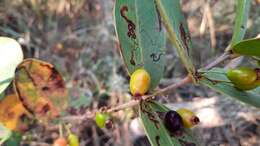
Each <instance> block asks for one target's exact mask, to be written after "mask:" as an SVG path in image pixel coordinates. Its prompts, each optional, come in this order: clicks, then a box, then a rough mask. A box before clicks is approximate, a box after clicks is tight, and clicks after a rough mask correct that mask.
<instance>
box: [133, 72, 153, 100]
mask: <svg viewBox="0 0 260 146" xmlns="http://www.w3.org/2000/svg"><path fill="white" fill-rule="evenodd" d="M150 82H151V78H150V75H149V73H148V72H147V71H146V70H144V69H137V70H136V71H135V72H134V73H133V74H132V75H131V78H130V92H131V94H132V95H133V96H142V95H144V94H145V93H146V92H147V91H148V90H149V87H150Z"/></svg>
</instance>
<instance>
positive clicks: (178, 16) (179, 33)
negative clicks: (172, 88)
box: [155, 0, 195, 75]
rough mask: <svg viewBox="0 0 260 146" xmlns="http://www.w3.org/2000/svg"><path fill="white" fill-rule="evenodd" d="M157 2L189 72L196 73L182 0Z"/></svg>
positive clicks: (171, 39)
mask: <svg viewBox="0 0 260 146" xmlns="http://www.w3.org/2000/svg"><path fill="white" fill-rule="evenodd" d="M155 2H156V6H157V8H158V11H159V13H160V16H161V18H162V22H163V24H164V26H165V28H166V30H167V34H168V36H169V39H170V41H171V43H172V44H173V45H174V46H175V48H176V49H177V52H178V55H179V57H180V59H181V61H182V63H183V64H184V66H185V67H186V69H187V70H188V72H189V73H190V74H192V75H194V73H195V67H194V65H193V63H192V45H191V37H190V34H189V29H188V26H187V22H186V19H185V17H184V15H183V13H182V10H181V6H180V0H155Z"/></svg>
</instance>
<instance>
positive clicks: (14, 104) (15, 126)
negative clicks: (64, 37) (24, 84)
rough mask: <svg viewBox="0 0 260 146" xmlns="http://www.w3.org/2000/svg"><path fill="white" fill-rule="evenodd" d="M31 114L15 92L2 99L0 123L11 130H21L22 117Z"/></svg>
mask: <svg viewBox="0 0 260 146" xmlns="http://www.w3.org/2000/svg"><path fill="white" fill-rule="evenodd" d="M24 115H29V113H28V111H27V110H26V109H25V108H24V106H23V104H22V103H21V101H20V99H19V98H18V97H17V96H16V95H15V94H10V95H7V96H6V97H5V98H4V99H3V100H1V101H0V123H2V124H3V125H4V126H5V127H6V128H8V129H10V130H20V128H21V127H22V126H23V124H26V123H22V121H21V118H22V117H23V116H24Z"/></svg>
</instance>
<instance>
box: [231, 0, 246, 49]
mask: <svg viewBox="0 0 260 146" xmlns="http://www.w3.org/2000/svg"><path fill="white" fill-rule="evenodd" d="M250 3H251V0H237V5H236V18H235V27H234V30H233V36H232V40H231V46H232V47H233V46H234V45H235V44H237V43H238V42H240V41H241V40H242V39H243V38H244V35H245V33H246V27H247V19H248V15H249V11H250Z"/></svg>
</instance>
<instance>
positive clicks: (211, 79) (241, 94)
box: [199, 68, 260, 108]
mask: <svg viewBox="0 0 260 146" xmlns="http://www.w3.org/2000/svg"><path fill="white" fill-rule="evenodd" d="M214 70H216V69H214V68H213V69H212V70H209V71H208V72H207V73H202V74H201V75H202V77H201V78H200V80H199V82H200V83H201V84H204V85H206V86H208V87H209V88H211V89H213V90H215V91H217V92H220V93H222V94H224V95H227V96H229V97H232V98H234V99H237V100H239V101H241V102H244V103H247V104H250V105H252V106H255V107H258V108H260V87H258V88H257V89H255V90H250V91H241V90H239V89H237V88H235V87H234V86H233V84H232V83H231V81H229V80H228V79H227V78H226V77H224V76H225V71H224V70H223V69H222V70H221V69H220V68H218V69H217V70H218V73H217V74H215V73H213V72H214ZM224 78H225V80H223V79H224Z"/></svg>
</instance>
